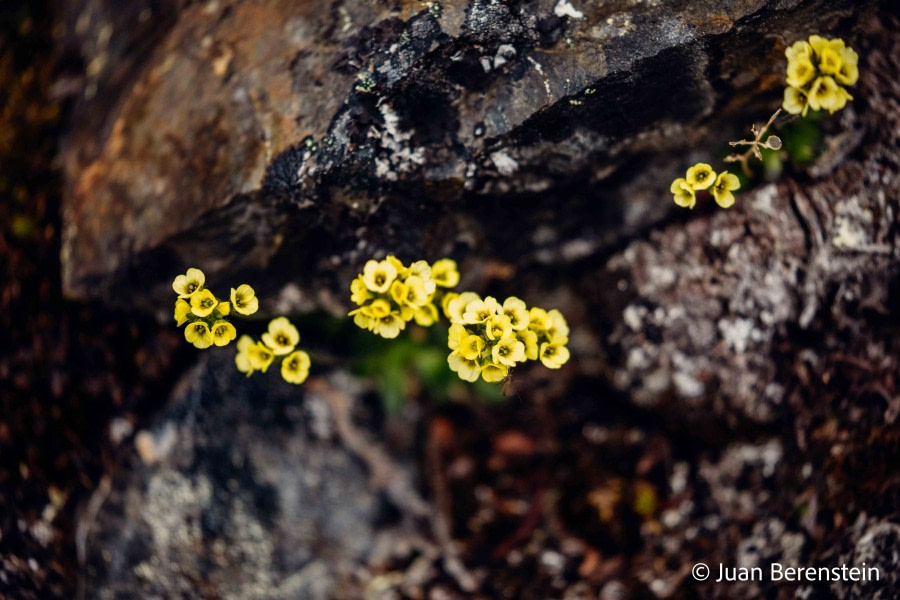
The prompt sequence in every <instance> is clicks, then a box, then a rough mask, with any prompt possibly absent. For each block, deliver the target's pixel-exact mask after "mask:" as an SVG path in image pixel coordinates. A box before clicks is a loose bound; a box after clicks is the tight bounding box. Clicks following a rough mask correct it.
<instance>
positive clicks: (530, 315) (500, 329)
mask: <svg viewBox="0 0 900 600" xmlns="http://www.w3.org/2000/svg"><path fill="white" fill-rule="evenodd" d="M441 304H442V309H443V312H444V315H445V316H446V317H447V318H448V319H449V320H450V323H451V325H450V333H449V336H448V339H447V345H448V346H449V347H450V349H451V350H452V352H451V353H450V356H449V357H447V362H448V363H449V364H450V368H451V369H452V370H453V371H454V372H455V373H456V374H457V375H459V377H460V378H461V379H463V380H465V381H476V380H477V379H478V378H479V377H481V378H482V379H484V380H485V381H489V382H498V381H502V380H503V379H505V378H506V376H507V375H508V374H509V371H510V369H512V368H513V367H515V366H516V365H517V364H519V363H522V362H525V361H527V360H537V359H540V361H541V362H542V363H543V364H544V366H546V367H548V368H550V369H558V368H560V367H561V366H562V365H563V364H565V363H566V362H567V361H568V360H569V350H568V348H566V344H567V343H568V342H569V325H568V324H567V323H566V319H565V317H563V315H562V313H560V312H559V311H558V310H550V311H546V310H544V309H542V308H537V307H534V308H531V309H530V310H529V308H528V307H527V306H526V304H525V302H523V301H522V300H520V299H518V298H515V297H509V298H507V299H506V300H504V301H503V303H502V304H501V303H500V302H498V301H497V300H496V299H495V298H493V297H491V296H488V297H487V298H484V299H482V298H481V297H480V296H479V295H478V294H476V293H474V292H463V293H462V294H455V293H448V294H446V295H445V296H444V298H443V300H442V303H441Z"/></svg>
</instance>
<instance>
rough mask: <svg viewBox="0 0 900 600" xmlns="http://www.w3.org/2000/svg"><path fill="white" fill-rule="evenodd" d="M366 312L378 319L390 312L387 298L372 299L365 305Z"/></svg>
mask: <svg viewBox="0 0 900 600" xmlns="http://www.w3.org/2000/svg"><path fill="white" fill-rule="evenodd" d="M367 308H368V314H369V315H370V316H372V317H374V318H376V319H380V318H382V317H386V316H388V315H389V314H391V304H390V303H389V302H388V301H387V300H382V299H380V298H379V299H378V300H374V301H372V303H371V304H370V305H369V306H368V307H367Z"/></svg>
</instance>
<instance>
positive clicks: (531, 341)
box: [516, 329, 538, 360]
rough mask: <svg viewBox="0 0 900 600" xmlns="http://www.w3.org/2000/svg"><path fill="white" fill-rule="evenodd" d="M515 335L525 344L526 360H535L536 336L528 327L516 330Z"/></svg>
mask: <svg viewBox="0 0 900 600" xmlns="http://www.w3.org/2000/svg"><path fill="white" fill-rule="evenodd" d="M516 337H517V338H518V340H519V341H520V342H522V344H523V345H524V346H525V358H527V359H528V360H537V357H538V336H537V334H536V333H535V332H533V331H532V330H530V329H523V330H522V331H518V332H516Z"/></svg>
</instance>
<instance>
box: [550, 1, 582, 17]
mask: <svg viewBox="0 0 900 600" xmlns="http://www.w3.org/2000/svg"><path fill="white" fill-rule="evenodd" d="M553 14H555V15H556V16H557V17H569V18H571V19H583V18H584V13H583V12H581V11H580V10H577V9H576V8H575V7H574V6H572V3H571V2H569V0H559V2H557V3H556V6H555V7H554V8H553Z"/></svg>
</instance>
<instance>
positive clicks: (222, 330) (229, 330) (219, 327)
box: [212, 321, 237, 346]
mask: <svg viewBox="0 0 900 600" xmlns="http://www.w3.org/2000/svg"><path fill="white" fill-rule="evenodd" d="M212 336H213V343H214V344H215V345H216V346H227V345H228V344H229V343H230V342H231V340H233V339H234V338H236V337H237V331H235V329H234V325H232V324H231V323H229V322H228V321H216V322H215V323H213V326H212Z"/></svg>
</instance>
